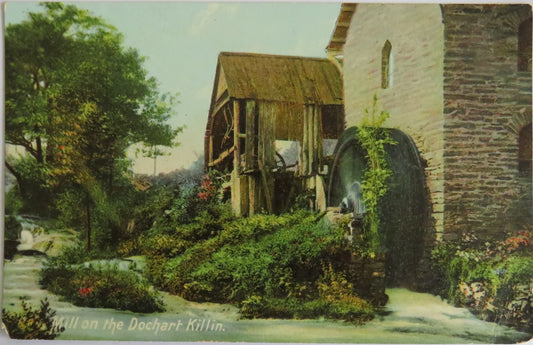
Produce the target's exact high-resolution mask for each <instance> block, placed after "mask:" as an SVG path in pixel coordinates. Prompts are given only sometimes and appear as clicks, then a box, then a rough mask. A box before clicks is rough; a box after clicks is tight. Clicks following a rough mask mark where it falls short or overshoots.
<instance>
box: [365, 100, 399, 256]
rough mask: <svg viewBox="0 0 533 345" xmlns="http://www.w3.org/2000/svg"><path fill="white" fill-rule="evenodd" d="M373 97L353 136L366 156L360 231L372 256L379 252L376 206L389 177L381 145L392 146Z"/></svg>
mask: <svg viewBox="0 0 533 345" xmlns="http://www.w3.org/2000/svg"><path fill="white" fill-rule="evenodd" d="M376 107H377V96H376V95H374V101H373V103H372V110H368V109H365V116H364V117H363V120H362V123H361V126H360V127H359V130H358V132H357V139H358V141H359V143H360V145H361V147H362V148H363V149H364V150H365V152H366V156H365V158H366V160H367V168H366V169H365V172H364V175H363V181H362V184H361V188H362V191H363V201H364V203H365V207H366V215H365V222H366V225H367V226H365V227H364V228H365V229H366V231H367V232H368V233H367V234H366V237H367V241H368V242H369V250H370V254H371V255H372V254H373V253H375V252H376V251H377V250H378V249H379V245H380V239H379V233H378V229H379V223H380V220H379V214H378V203H379V200H380V199H381V197H383V196H384V195H385V193H386V192H387V189H388V186H387V179H388V178H389V176H391V174H392V170H391V169H390V168H389V165H388V162H387V153H386V152H385V145H387V144H389V145H394V144H396V142H395V141H393V140H392V139H391V138H390V135H389V133H388V132H387V130H386V129H384V128H383V124H384V123H385V121H386V120H387V119H388V118H389V113H388V112H386V111H381V112H379V113H378V110H377V108H376Z"/></svg>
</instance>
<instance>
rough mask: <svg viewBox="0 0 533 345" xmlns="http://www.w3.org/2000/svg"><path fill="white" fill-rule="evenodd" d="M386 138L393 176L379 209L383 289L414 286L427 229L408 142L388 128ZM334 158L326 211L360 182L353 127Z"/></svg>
mask: <svg viewBox="0 0 533 345" xmlns="http://www.w3.org/2000/svg"><path fill="white" fill-rule="evenodd" d="M390 136H391V137H392V139H393V140H395V141H396V142H397V143H398V144H397V145H388V146H387V147H386V152H387V154H388V161H389V166H390V168H391V169H392V171H393V175H392V176H391V178H390V179H389V182H388V186H389V190H388V192H387V194H386V195H385V196H384V197H383V199H382V200H381V203H380V204H381V205H380V209H379V212H380V219H381V223H380V229H379V231H380V233H381V235H382V236H383V241H384V243H383V244H384V246H383V247H384V250H385V261H386V262H385V265H386V280H387V285H388V286H403V287H414V286H415V285H416V280H417V272H418V271H419V267H418V266H419V263H420V260H421V259H422V258H423V257H424V249H425V242H424V238H425V236H424V235H425V234H426V232H427V231H429V229H430V218H431V217H430V211H431V208H430V203H429V195H428V194H429V193H428V189H427V186H426V180H425V175H424V168H423V165H422V161H421V160H420V155H419V153H418V150H417V148H416V146H415V144H414V142H413V140H412V139H411V138H410V137H409V136H408V135H406V134H405V133H403V132H402V131H400V130H397V129H390ZM334 157H335V158H334V160H333V163H332V166H331V169H330V171H331V173H330V177H329V183H328V205H329V206H339V204H340V203H341V202H342V200H343V198H345V197H346V196H347V195H348V193H350V188H351V187H352V186H353V185H354V184H355V183H357V182H361V180H362V177H363V173H364V169H365V165H366V162H365V153H364V150H363V148H361V147H360V145H359V142H358V139H357V128H356V127H351V128H348V129H347V130H346V131H345V132H344V133H343V135H342V136H341V138H340V139H339V141H338V144H337V147H336V148H335V156H334Z"/></svg>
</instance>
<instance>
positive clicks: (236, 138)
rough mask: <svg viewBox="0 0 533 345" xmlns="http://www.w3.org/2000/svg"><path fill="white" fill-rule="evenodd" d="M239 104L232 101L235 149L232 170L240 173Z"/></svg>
mask: <svg viewBox="0 0 533 345" xmlns="http://www.w3.org/2000/svg"><path fill="white" fill-rule="evenodd" d="M240 112H241V109H240V104H239V101H238V100H234V101H233V146H235V151H234V152H233V170H234V171H236V172H237V174H240V167H241V144H240V139H239V135H240V134H241V133H240V129H239V128H240V117H241V116H240Z"/></svg>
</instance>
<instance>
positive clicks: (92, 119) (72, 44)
mask: <svg viewBox="0 0 533 345" xmlns="http://www.w3.org/2000/svg"><path fill="white" fill-rule="evenodd" d="M42 6H43V11H42V12H39V13H30V14H29V17H28V19H27V20H25V21H23V22H21V23H18V24H10V25H8V26H7V27H6V30H5V70H6V71H5V72H6V73H5V79H6V81H5V110H6V111H5V128H6V131H5V132H6V143H9V144H12V145H17V146H20V147H22V148H24V149H25V152H26V156H25V157H24V158H20V159H18V160H14V159H13V158H12V157H8V159H7V161H6V166H7V168H8V169H9V170H10V171H11V173H12V174H13V175H14V176H15V178H16V179H17V184H18V192H19V193H20V197H21V198H22V199H23V200H24V205H25V206H26V208H27V209H28V210H30V211H32V212H40V213H41V214H43V213H44V214H46V215H53V216H55V215H56V213H58V214H59V215H60V217H61V218H62V220H63V221H64V222H65V223H69V224H70V225H72V226H73V227H74V228H76V229H78V230H81V229H85V231H87V232H89V233H88V234H87V236H86V238H87V240H88V245H87V247H90V240H91V238H92V237H93V235H94V237H95V242H96V244H97V245H107V244H109V243H110V242H113V241H115V240H116V239H117V238H119V237H120V235H121V234H120V229H121V228H122V225H123V224H121V222H122V221H124V219H123V216H124V210H129V209H130V208H131V207H132V203H131V199H129V198H124V194H125V193H130V191H128V188H126V186H127V185H128V184H129V181H126V182H125V180H129V179H131V177H129V176H127V174H128V169H129V168H130V162H129V161H128V160H127V159H126V149H127V148H128V147H130V146H131V145H132V144H141V145H145V146H147V147H160V146H173V145H175V144H176V142H175V138H176V136H177V134H178V133H179V132H180V131H181V128H178V129H173V128H172V127H171V126H170V125H169V124H168V123H167V121H168V120H169V118H170V116H171V115H172V113H173V111H172V109H173V104H174V103H175V99H174V97H171V96H170V95H160V94H159V92H158V91H157V83H156V81H155V80H154V79H153V78H150V77H149V76H148V75H147V71H146V70H145V69H144V68H143V62H144V58H143V57H141V56H139V54H138V52H137V51H136V50H134V49H130V48H126V47H124V44H123V37H122V35H121V34H120V33H119V32H117V30H116V29H115V28H113V27H112V26H111V25H109V24H107V23H105V22H104V21H103V20H102V19H100V18H96V17H93V16H91V15H90V14H89V13H88V12H87V11H84V10H80V9H78V8H77V7H75V6H73V5H63V4H62V3H43V4H42ZM152 153H153V152H152ZM124 199H127V200H126V202H124V201H123V200H124ZM91 227H94V232H93V233H91V230H92V229H91Z"/></svg>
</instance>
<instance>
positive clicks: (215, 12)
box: [5, 1, 340, 174]
mask: <svg viewBox="0 0 533 345" xmlns="http://www.w3.org/2000/svg"><path fill="white" fill-rule="evenodd" d="M65 3H68V2H65ZM75 4H76V5H77V6H78V7H80V8H84V9H87V10H89V11H90V12H91V14H93V15H95V16H97V17H101V18H103V19H104V20H105V21H107V22H108V23H110V24H112V25H113V26H115V27H116V28H117V29H118V31H119V32H121V33H122V34H123V35H124V43H125V46H126V47H133V48H136V49H137V50H138V51H139V53H140V54H141V55H142V56H145V57H146V58H147V59H146V61H145V64H144V66H145V68H146V69H147V70H148V72H149V74H150V75H151V76H154V77H155V78H156V79H157V80H158V82H159V91H160V92H162V93H171V94H179V96H178V101H179V104H177V105H176V106H175V109H174V110H175V115H174V116H173V117H172V119H171V121H170V124H172V125H173V126H176V127H177V126H186V128H185V130H184V131H183V132H182V133H181V134H180V135H179V137H178V141H179V142H180V146H178V147H177V148H174V149H172V150H167V152H168V154H169V155H167V156H163V157H159V158H157V161H156V165H155V168H156V169H155V170H156V173H160V172H170V171H173V170H175V169H181V168H187V167H188V166H189V165H190V164H191V163H192V162H194V161H195V160H197V159H198V157H200V156H201V155H202V154H203V140H204V133H205V125H206V121H207V115H208V111H209V104H210V101H211V91H212V88H213V83H214V78H215V70H216V63H217V57H218V54H219V53H220V52H222V51H231V52H250V53H267V54H279V55H297V56H306V57H326V52H325V47H326V46H327V44H328V42H329V39H330V38H331V34H332V32H333V29H334V26H335V21H336V19H337V16H338V14H339V11H340V3H339V2H323V3H318V2H295V3H287V2H268V3H264V2H263V3H257V2H256V3H252V2H195V3H193V2H154V1H151V2H76V3H75ZM39 10H40V7H39V6H38V5H37V3H36V2H7V4H5V23H6V25H8V24H10V23H18V22H21V21H22V20H24V19H27V13H28V12H35V11H39ZM132 152H133V150H132ZM130 156H131V157H132V159H134V165H133V170H134V171H135V172H136V173H144V174H153V173H154V161H153V160H152V159H148V158H142V157H137V158H135V156H134V155H133V153H131V155H130Z"/></svg>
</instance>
